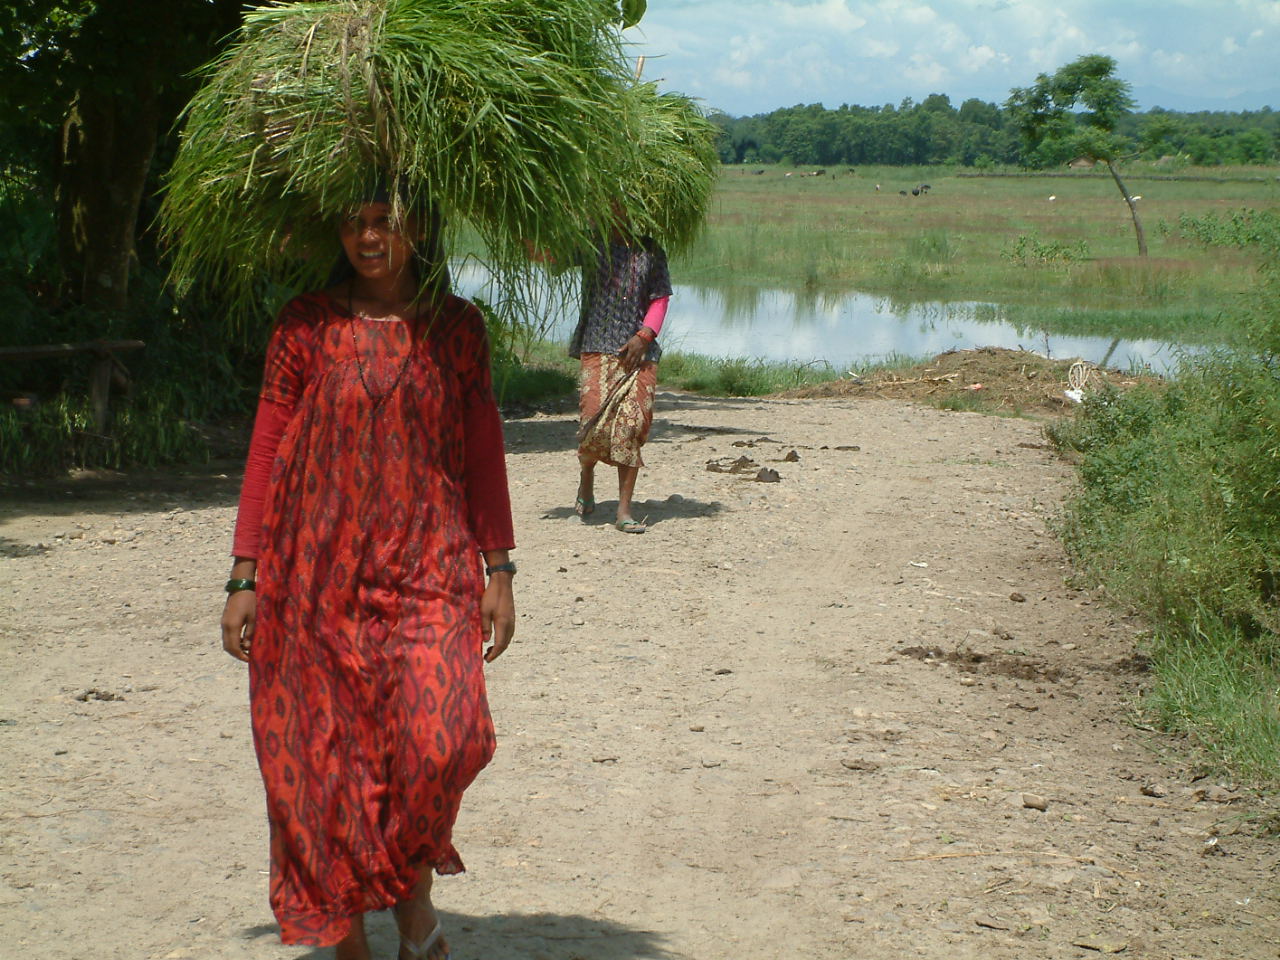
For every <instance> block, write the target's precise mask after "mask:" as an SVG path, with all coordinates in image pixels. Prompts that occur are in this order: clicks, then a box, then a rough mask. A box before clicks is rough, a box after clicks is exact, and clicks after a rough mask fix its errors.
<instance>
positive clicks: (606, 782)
mask: <svg viewBox="0 0 1280 960" xmlns="http://www.w3.org/2000/svg"><path fill="white" fill-rule="evenodd" d="M572 437H573V426H572V423H571V422H570V420H569V419H568V418H567V417H565V416H539V417H535V418H532V419H528V420H521V421H516V422H513V423H510V424H509V425H508V439H509V442H510V451H511V453H510V470H511V475H512V488H513V495H514V499H515V504H516V517H517V534H518V537H519V539H520V550H519V553H518V557H519V560H520V563H521V573H520V575H519V577H518V579H517V586H518V594H517V601H518V603H519V605H520V611H521V613H520V632H519V636H518V642H517V643H516V645H515V646H513V648H512V650H511V651H510V652H509V653H508V655H507V656H506V657H504V658H503V659H502V660H501V661H499V663H498V664H496V665H495V666H494V667H493V668H491V669H490V672H489V676H490V682H491V699H492V703H493V707H494V713H495V718H496V721H497V723H498V727H499V739H500V748H499V754H498V756H497V758H496V759H495V761H494V763H493V765H492V766H491V767H490V769H489V770H487V771H486V772H485V774H483V775H482V777H481V780H480V781H479V782H478V783H477V784H476V786H475V787H473V788H472V790H471V792H470V793H469V794H468V797H467V802H466V803H465V804H464V811H463V817H462V819H461V821H460V823H459V829H458V835H457V837H456V840H457V845H458V847H459V849H460V850H461V852H462V854H463V857H464V858H465V859H466V861H467V864H468V867H469V869H470V872H469V873H468V874H467V875H466V876H464V877H460V878H450V879H448V880H445V881H442V883H441V884H440V898H439V900H440V903H441V905H442V907H443V908H444V911H445V918H446V922H447V923H448V924H449V927H450V929H451V931H452V933H453V941H454V947H455V949H454V956H455V957H456V958H459V960H472V958H480V957H484V958H487V960H515V958H550V960H574V958H579V960H625V958H640V957H669V958H682V960H683V958H687V960H721V958H723V960H730V958H733V960H755V958H760V960H764V958H774V957H778V956H781V955H786V954H792V953H794V954H795V955H798V956H805V957H812V958H823V960H827V958H829V960H837V958H840V960H843V958H866V960H879V958H886V960H887V958H895V960H896V958H903V957H927V958H945V960H958V958H966V957H979V956H981V957H991V958H997V960H1004V958H1009V960H1012V958H1015V957H1016V958H1025V957H1028V956H1034V957H1038V958H1059V957H1062V958H1066V957H1088V956H1099V955H1100V953H1099V952H1098V950H1097V949H1096V948H1104V949H1119V948H1121V947H1123V948H1124V950H1125V954H1124V955H1125V956H1133V957H1150V958H1172V957H1176V958H1179V960H1191V958H1212V960H1219V958H1255V957H1256V958H1263V957H1276V956H1277V955H1278V950H1280V946H1278V945H1280V920H1278V919H1277V916H1278V914H1280V902H1278V901H1277V897H1276V888H1275V884H1274V875H1273V871H1274V868H1275V866H1276V858H1277V857H1276V851H1277V848H1276V845H1275V844H1274V842H1273V841H1263V840H1258V839H1255V838H1254V837H1252V836H1251V835H1250V834H1249V833H1248V831H1247V829H1245V830H1241V829H1240V828H1239V827H1238V824H1239V822H1240V821H1239V819H1238V818H1239V817H1240V816H1241V815H1242V814H1245V813H1248V812H1249V811H1250V810H1251V809H1253V808H1252V807H1251V806H1250V801H1248V800H1247V799H1243V798H1237V797H1236V795H1235V794H1234V793H1233V792H1232V791H1231V790H1230V789H1228V788H1227V787H1224V786H1222V785H1218V784H1215V783H1214V782H1213V781H1211V780H1200V781H1193V780H1192V779H1191V777H1192V774H1191V773H1189V772H1188V771H1186V770H1184V769H1182V768H1180V767H1179V766H1178V765H1177V764H1176V762H1173V761H1171V762H1170V765H1162V764H1161V762H1160V760H1159V757H1160V756H1161V754H1162V753H1164V752H1165V751H1166V748H1167V747H1169V746H1170V745H1169V744H1168V743H1167V742H1166V741H1164V740H1163V739H1162V738H1160V737H1158V736H1156V735H1154V734H1150V733H1144V732H1142V731H1140V730H1138V729H1135V728H1134V727H1133V726H1131V725H1129V724H1128V723H1127V722H1126V721H1125V717H1126V713H1127V706H1126V705H1127V703H1128V702H1129V700H1130V699H1131V697H1132V696H1133V693H1134V690H1135V689H1136V685H1137V684H1139V683H1141V682H1142V679H1143V678H1142V675H1141V673H1140V672H1135V669H1134V668H1135V663H1134V661H1133V660H1132V658H1131V654H1132V650H1133V637H1134V635H1135V633H1136V631H1137V629H1138V625H1137V624H1135V623H1132V622H1130V621H1128V620H1126V619H1125V618H1124V617H1122V616H1119V615H1117V613H1116V612H1115V611H1113V610H1109V609H1107V608H1106V607H1105V606H1104V605H1103V604H1101V603H1098V602H1095V599H1094V598H1093V597H1091V596H1090V595H1088V594H1087V593H1082V592H1079V591H1077V590H1073V589H1071V588H1069V586H1068V585H1067V583H1066V578H1067V576H1068V574H1069V570H1068V568H1067V566H1066V563H1065V561H1064V559H1063V556H1062V553H1061V550H1060V548H1059V546H1058V545H1057V544H1056V542H1055V541H1054V540H1053V538H1052V537H1051V536H1050V535H1049V534H1048V533H1047V531H1046V520H1047V518H1049V517H1050V516H1052V514H1053V511H1054V510H1055V508H1056V505H1057V504H1058V502H1059V501H1060V498H1061V496H1062V494H1063V492H1064V490H1065V489H1066V486H1067V484H1068V482H1069V479H1070V470H1069V468H1068V467H1066V466H1065V465H1063V464H1062V463H1061V462H1059V461H1058V460H1057V459H1056V458H1055V457H1054V456H1052V454H1051V453H1050V452H1049V451H1047V450H1046V449H1044V447H1043V445H1042V442H1041V438H1040V435H1039V431H1038V427H1037V426H1036V425H1035V424H1033V423H1030V422H1027V421H1020V420H1002V419H995V418H983V417H980V416H977V415H967V414H949V413H941V412H938V411H935V410H932V409H927V408H922V407H915V406H911V405H909V404H903V403H897V402H884V401H875V400H831V401H791V402H786V401H716V400H705V399H697V398H688V397H679V396H674V395H663V396H662V397H661V399H660V407H659V417H658V422H657V424H656V427H655V432H654V442H653V443H652V444H651V445H650V447H648V448H647V455H648V459H649V460H650V468H649V469H648V470H646V471H645V473H644V474H643V475H642V477H641V484H640V490H639V492H638V493H639V496H640V497H641V499H642V500H645V502H644V503H643V504H642V506H641V507H640V510H639V513H640V514H646V513H647V514H648V517H649V520H650V523H651V524H652V525H653V527H652V530H651V532H650V533H648V534H646V535H645V536H642V537H626V536H624V535H622V534H620V533H617V532H616V531H614V530H613V529H612V528H611V527H610V526H608V525H607V523H606V517H607V515H608V511H609V508H610V507H611V503H610V502H609V501H608V499H607V498H606V499H605V502H604V503H603V504H602V511H603V513H604V516H601V517H600V518H599V519H598V521H597V522H592V523H587V524H583V523H580V522H579V521H578V520H577V519H576V518H574V517H572V515H571V511H570V509H569V508H568V503H569V502H570V500H571V498H572V490H573V474H574V467H573V461H572V454H571V453H570V449H571V445H572ZM760 437H769V438H772V440H774V441H778V442H768V441H765V442H755V443H754V445H753V446H738V445H736V444H742V443H752V442H754V441H757V440H758V438H760ZM840 447H846V448H848V447H856V448H857V449H838V448H840ZM793 449H794V450H795V451H796V452H797V454H798V456H799V460H798V461H794V462H773V461H775V460H781V458H783V456H784V455H785V454H786V453H787V452H788V451H790V450H793ZM742 455H746V456H749V457H751V458H753V459H754V460H755V461H756V462H758V463H759V464H760V465H762V466H768V467H771V468H773V469H776V470H777V471H778V473H779V474H780V475H781V481H780V482H779V483H776V484H765V483H757V482H753V481H752V480H750V479H747V477H746V476H739V475H734V474H727V473H715V472H710V471H708V470H706V469H705V464H706V463H707V461H709V460H714V459H719V458H724V460H725V462H728V460H730V459H732V458H734V457H738V456H742ZM747 476H749V475H747ZM54 486H55V488H54V489H51V490H49V491H43V492H41V493H40V494H39V495H38V496H37V495H34V494H33V495H31V496H30V497H27V498H25V499H23V500H21V501H18V500H14V499H12V498H11V499H10V500H8V501H6V502H5V503H3V504H0V511H2V512H0V586H2V587H3V591H2V592H0V643H2V644H3V649H4V657H5V662H6V664H7V670H6V678H5V680H4V683H3V692H2V694H0V697H2V699H0V724H2V725H0V743H3V752H2V753H0V756H2V757H3V761H2V762H3V765H4V777H3V783H2V784H0V958H4V960H8V958H14V960H17V958H22V960H63V958H71V957H80V956H84V957H89V956H92V957H94V958H95V960H149V958H174V960H176V958H197V957H199V958H210V957H212V958H224V957H225V958H264V960H265V958H278V957H279V958H287V957H308V958H311V957H315V958H319V957H322V956H326V955H327V954H326V953H325V952H323V951H310V950H300V949H297V948H285V947H282V946H280V945H279V944H278V943H277V942H276V940H275V937H274V928H273V926H272V922H271V917H270V914H269V912H268V910H267V905H266V896H265V875H264V872H263V871H264V869H265V856H266V844H265V824H264V819H263V815H262V801H261V796H260V786H259V783H258V780H257V772H256V768H255V766H254V762H253V757H252V749H251V746H250V742H249V736H248V720H247V710H246V707H245V698H246V685H245V678H244V673H243V670H242V669H241V668H240V666H239V665H238V664H236V663H235V662H233V661H232V660H231V659H230V658H228V657H226V656H225V654H223V653H222V652H221V651H220V649H219V647H218V645H217V638H216V629H215V625H216V620H217V616H218V612H219V607H220V601H221V598H220V597H219V595H218V586H219V584H220V583H221V581H222V579H223V578H224V577H225V574H226V561H225V558H224V554H225V551H226V546H227V541H228V536H229V530H230V526H231V518H232V513H233V509H234V508H233V503H234V498H235V495H236V489H237V482H236V477H235V476H234V475H232V476H231V477H229V478H226V477H222V478H219V477H217V476H210V475H209V472H208V471H206V472H205V474H203V475H192V476H188V477H172V476H171V477H169V478H167V479H164V480H162V481H157V482H153V483H150V484H139V483H136V482H135V483H130V484H127V485H122V484H120V483H108V484H105V485H97V486H95V485H94V484H80V485H77V486H76V487H74V488H72V495H70V496H67V495H64V494H63V492H62V491H60V490H58V489H56V487H57V485H54ZM606 491H607V487H606V486H604V485H602V487H601V489H600V493H601V495H602V496H603V495H604V494H605V493H606ZM645 498H647V500H646V499H645ZM1015 594H1016V595H1017V596H1018V597H1021V598H1022V599H1021V600H1017V599H1011V597H1012V596H1013V595H1015ZM934 647H936V648H940V650H941V652H942V653H944V654H959V657H958V659H959V660H960V661H961V662H959V663H956V662H940V660H939V658H937V657H929V656H928V655H927V654H926V652H925V650H926V649H927V648H934ZM910 648H916V649H915V651H914V652H915V656H912V655H909V653H904V652H901V651H905V650H909V649H910ZM971 654H972V655H971ZM976 654H981V655H990V656H989V657H988V658H987V659H980V658H979V657H978V656H976ZM953 659H955V658H953ZM1137 666H1140V665H1137ZM104 698H105V699H104ZM115 698H118V699H115ZM1228 786H1229V785H1228ZM1144 790H1145V791H1146V792H1145V793H1144ZM1024 793H1031V794H1036V795H1038V796H1040V797H1043V798H1044V799H1045V800H1046V801H1047V809H1046V810H1045V811H1043V812H1042V811H1039V810H1035V809H1030V808H1027V807H1025V806H1024V800H1023V795H1024ZM1149 794H1154V795H1149ZM1215 834H1217V835H1218V836H1217V837H1216V843H1214V844H1212V845H1210V846H1208V847H1206V841H1209V840H1210V839H1211V837H1213V836H1214V835H1215ZM1206 850H1208V851H1210V852H1208V853H1206ZM372 929H373V931H374V937H375V944H376V945H377V946H378V947H379V949H381V951H382V954H381V955H382V956H385V957H390V956H392V955H393V954H392V952H391V951H392V944H393V937H392V934H391V929H392V928H391V925H390V923H389V921H388V919H387V918H386V917H385V916H384V917H378V918H375V919H374V922H373V924H372ZM1080 944H1089V945H1091V946H1092V948H1093V949H1091V947H1090V946H1081V945H1080Z"/></svg>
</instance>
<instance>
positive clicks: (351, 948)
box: [333, 916, 372, 960]
mask: <svg viewBox="0 0 1280 960" xmlns="http://www.w3.org/2000/svg"><path fill="white" fill-rule="evenodd" d="M333 960H372V954H370V953H369V943H368V941H367V940H365V938H364V917H363V916H359V917H356V918H355V919H354V920H352V921H351V929H350V930H349V931H348V932H347V935H346V936H345V937H343V938H342V939H341V940H340V941H338V945H337V946H336V947H334V948H333Z"/></svg>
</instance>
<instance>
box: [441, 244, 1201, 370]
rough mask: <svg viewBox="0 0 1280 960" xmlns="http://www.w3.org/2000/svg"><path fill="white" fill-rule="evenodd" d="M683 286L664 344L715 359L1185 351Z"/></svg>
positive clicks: (1156, 361)
mask: <svg viewBox="0 0 1280 960" xmlns="http://www.w3.org/2000/svg"><path fill="white" fill-rule="evenodd" d="M455 279H456V281H457V285H458V287H459V289H460V290H461V291H462V292H463V295H464V296H465V295H467V294H468V293H470V294H479V295H480V296H485V297H486V298H488V299H495V298H496V297H495V294H494V292H493V291H492V283H491V282H490V281H489V280H488V278H487V277H486V276H485V275H484V274H483V273H482V272H480V271H479V270H478V269H476V268H474V267H462V268H459V269H457V270H456V271H455ZM674 289H675V292H674V295H673V296H672V298H671V307H670V309H669V311H668V313H667V320H666V325H665V326H664V327H663V331H662V339H663V343H664V345H665V346H666V348H667V349H668V350H671V349H675V350H683V351H687V352H689V353H701V354H707V355H709V356H715V357H740V358H748V359H755V358H759V359H764V360H777V361H792V362H797V363H813V362H820V363H821V362H825V363H828V364H830V365H831V366H832V367H835V368H837V369H839V370H847V369H850V368H857V367H861V366H864V365H866V364H868V363H872V362H875V361H877V360H884V359H888V358H892V357H896V356H908V357H925V356H933V355H934V354H938V353H942V352H943V351H946V350H963V349H969V348H973V347H1007V348H1009V349H1014V350H1016V349H1025V350H1031V351H1034V352H1035V353H1039V354H1042V355H1045V356H1049V357H1055V358H1059V359H1073V358H1077V357H1079V358H1082V359H1085V360H1091V361H1093V362H1094V363H1103V362H1104V361H1105V364H1106V365H1108V366H1111V367H1119V368H1121V369H1131V368H1147V369H1150V370H1152V371H1154V372H1156V373H1168V372H1171V371H1172V369H1173V368H1174V367H1176V366H1177V363H1178V358H1179V355H1180V353H1181V352H1182V351H1181V350H1180V349H1179V348H1178V347H1176V346H1174V345H1173V344H1170V343H1166V342H1163V341H1160V340H1112V339H1110V338H1107V337H1068V336H1060V335H1057V334H1048V333H1045V332H1043V331H1039V330H1031V329H1027V328H1019V327H1016V326H1014V325H1013V324H1011V323H1009V322H1008V321H1007V320H1006V319H1005V317H1004V313H1003V311H1002V310H1001V308H1000V307H999V306H998V305H996V304H990V303H977V302H940V301H934V302H924V303H908V302H905V301H901V300H897V299H895V298H891V297H876V296H870V295H868V294H863V293H838V294H835V293H824V292H815V291H790V290H774V289H767V288H760V287H751V286H732V287H703V286H693V285H688V284H677V285H676V286H675V288H674ZM486 291H488V292H487V293H486ZM546 315H547V324H546V332H547V335H548V336H550V337H551V338H552V339H555V340H567V339H568V338H569V335H570V334H571V333H572V331H573V326H574V323H575V322H576V320H577V309H576V306H574V305H572V304H570V305H568V306H565V305H560V306H558V307H552V306H550V305H548V307H547V310H546Z"/></svg>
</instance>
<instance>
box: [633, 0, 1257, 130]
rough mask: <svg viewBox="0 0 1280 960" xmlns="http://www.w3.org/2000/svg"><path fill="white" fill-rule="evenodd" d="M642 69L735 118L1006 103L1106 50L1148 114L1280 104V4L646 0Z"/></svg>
mask: <svg viewBox="0 0 1280 960" xmlns="http://www.w3.org/2000/svg"><path fill="white" fill-rule="evenodd" d="M625 36H626V37H627V38H628V39H629V40H630V41H631V42H632V43H633V44H634V45H635V46H634V49H635V52H636V53H642V54H645V55H646V56H647V57H649V58H650V59H649V60H648V62H647V63H646V66H645V71H644V75H645V77H646V78H648V79H660V80H661V87H662V88H663V89H666V90H679V91H681V92H683V93H687V94H689V95H691V96H695V97H699V98H701V99H702V100H703V101H705V103H706V105H708V106H711V107H717V108H719V109H722V110H725V111H727V112H728V113H731V114H735V115H743V114H753V113H764V112H767V111H769V110H772V109H774V108H776V107H784V106H792V105H794V104H797V103H823V104H825V105H826V106H828V107H837V106H839V105H840V104H842V103H850V104H862V105H866V106H872V105H880V104H885V103H894V104H896V103H898V102H900V101H901V100H902V99H903V98H904V97H911V98H912V99H913V100H916V101H920V100H922V99H924V98H925V97H926V96H928V95H929V94H930V93H945V94H947V95H948V96H950V97H951V102H952V103H953V104H955V105H956V106H959V105H960V104H961V103H962V102H963V101H964V100H966V99H968V98H969V97H979V98H981V99H983V100H989V101H994V102H1003V101H1004V99H1005V98H1006V97H1007V96H1008V94H1009V89H1010V88H1011V87H1015V86H1026V85H1028V84H1030V83H1031V82H1033V81H1034V79H1035V76H1036V74H1038V73H1046V72H1048V73H1051V72H1053V71H1054V70H1055V69H1057V68H1058V67H1059V66H1061V65H1063V64H1064V63H1067V62H1069V61H1070V60H1073V59H1074V58H1076V57H1077V56H1080V55H1081V54H1084V53H1104V54H1107V55H1109V56H1112V57H1114V58H1115V59H1116V61H1117V62H1118V63H1119V70H1118V73H1119V75H1120V76H1121V77H1122V78H1123V79H1125V80H1127V81H1129V83H1130V84H1132V85H1133V90H1134V95H1135V97H1136V99H1137V100H1138V107H1139V109H1148V108H1150V107H1153V106H1161V107H1166V108H1168V109H1173V110H1196V109H1215V108H1216V109H1228V110H1243V109H1257V108H1258V107H1262V106H1268V105H1269V106H1272V107H1274V108H1276V109H1280V0H1054V2H1047V0H649V9H648V12H647V13H646V14H645V17H644V19H643V21H642V22H641V24H640V25H639V26H638V27H636V28H634V29H632V30H628V31H627V32H626V34H625Z"/></svg>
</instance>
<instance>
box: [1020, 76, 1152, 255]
mask: <svg viewBox="0 0 1280 960" xmlns="http://www.w3.org/2000/svg"><path fill="white" fill-rule="evenodd" d="M1115 70H1116V62H1115V60H1114V59H1112V58H1111V57H1106V56H1103V55H1101V54H1096V53H1095V54H1087V55H1086V56H1083V57H1079V58H1077V59H1075V60H1073V61H1071V63H1068V64H1067V65H1066V66H1064V67H1060V68H1059V69H1058V71H1057V72H1056V73H1054V74H1053V76H1049V75H1048V74H1044V73H1042V74H1040V75H1039V76H1038V77H1036V82H1035V83H1034V84H1032V85H1031V86H1030V87H1015V88H1014V89H1013V90H1011V91H1010V93H1009V99H1008V100H1006V101H1005V109H1006V110H1008V111H1009V117H1010V119H1011V120H1012V121H1013V123H1014V125H1015V126H1016V127H1017V129H1018V130H1019V132H1020V133H1021V134H1022V140H1023V145H1024V147H1025V155H1026V157H1027V158H1028V159H1029V160H1030V161H1031V163H1032V164H1034V165H1037V166H1044V165H1047V164H1049V163H1054V162H1063V161H1066V160H1070V159H1072V158H1074V157H1088V158H1089V159H1090V160H1093V161H1095V162H1101V163H1105V164H1106V165H1107V169H1108V170H1110V171H1111V177H1112V179H1114V180H1115V182H1116V186H1117V187H1118V188H1119V189H1120V195H1121V196H1122V197H1124V202H1125V203H1127V204H1128V205H1129V215H1130V216H1132V217H1133V229H1134V232H1135V233H1137V235H1138V253H1139V255H1141V256H1144V257H1145V256H1146V255H1147V238H1146V235H1145V234H1144V233H1143V232H1142V221H1141V220H1140V219H1139V218H1138V206H1137V204H1136V203H1134V198H1133V196H1132V195H1131V194H1130V193H1129V191H1128V189H1127V188H1126V187H1125V185H1124V182H1123V181H1122V180H1121V179H1120V173H1119V171H1117V170H1116V163H1117V161H1118V160H1119V158H1120V155H1121V154H1122V153H1123V152H1124V151H1125V150H1126V148H1127V147H1128V146H1129V144H1128V142H1127V141H1126V140H1125V139H1124V138H1123V137H1121V136H1120V135H1119V134H1117V133H1116V127H1117V125H1118V124H1119V123H1120V119H1121V118H1122V117H1123V116H1124V115H1125V114H1127V113H1129V112H1130V111H1132V110H1133V106H1134V101H1133V97H1132V96H1130V93H1129V91H1130V87H1129V84H1128V83H1126V82H1125V81H1124V80H1121V79H1120V78H1119V77H1117V76H1116V75H1115Z"/></svg>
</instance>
